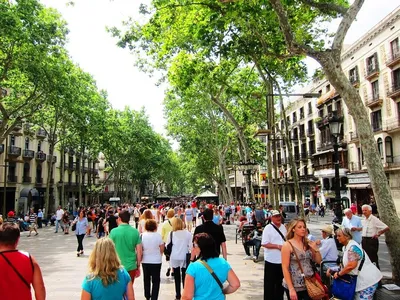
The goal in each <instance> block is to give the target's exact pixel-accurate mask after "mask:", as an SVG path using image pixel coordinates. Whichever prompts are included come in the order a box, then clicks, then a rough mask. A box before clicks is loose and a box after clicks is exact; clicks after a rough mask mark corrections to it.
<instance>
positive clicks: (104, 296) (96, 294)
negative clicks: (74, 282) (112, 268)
mask: <svg viewBox="0 0 400 300" xmlns="http://www.w3.org/2000/svg"><path fill="white" fill-rule="evenodd" d="M89 278H90V277H89ZM89 278H88V276H87V277H85V279H84V280H83V283H82V289H84V290H85V291H86V292H88V293H89V294H90V295H91V296H92V300H121V299H123V298H122V296H123V295H124V294H125V293H126V286H127V285H128V283H129V281H130V280H131V277H130V276H129V274H128V272H127V271H126V270H125V269H124V268H121V269H119V270H118V278H117V281H115V282H113V283H111V284H109V285H107V286H104V285H103V283H102V281H101V279H100V278H98V277H96V278H94V279H92V280H91V279H89Z"/></svg>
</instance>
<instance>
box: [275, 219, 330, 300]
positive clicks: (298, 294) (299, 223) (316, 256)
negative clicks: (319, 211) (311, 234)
mask: <svg viewBox="0 0 400 300" xmlns="http://www.w3.org/2000/svg"><path fill="white" fill-rule="evenodd" d="M281 255H282V271H283V283H282V285H283V287H284V288H285V292H286V295H287V298H288V299H290V300H308V299H310V297H309V295H308V293H307V289H306V285H305V281H304V278H305V277H311V276H313V275H314V270H313V267H312V261H314V262H315V263H317V264H319V263H321V261H322V258H321V253H320V251H319V249H318V246H317V244H316V242H313V241H309V240H308V239H307V225H306V222H305V220H303V219H294V220H292V221H291V222H290V223H289V225H288V229H287V235H286V242H285V243H284V244H283V246H282V250H281ZM300 265H301V267H300Z"/></svg>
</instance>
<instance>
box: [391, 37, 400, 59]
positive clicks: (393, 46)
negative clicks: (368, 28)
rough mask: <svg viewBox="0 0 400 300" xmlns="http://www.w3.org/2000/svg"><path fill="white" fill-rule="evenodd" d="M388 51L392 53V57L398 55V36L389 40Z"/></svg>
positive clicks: (399, 53) (399, 51)
mask: <svg viewBox="0 0 400 300" xmlns="http://www.w3.org/2000/svg"><path fill="white" fill-rule="evenodd" d="M390 52H391V53H390V54H391V55H392V59H395V58H397V57H399V56H400V47H399V38H396V39H394V40H393V41H392V42H390Z"/></svg>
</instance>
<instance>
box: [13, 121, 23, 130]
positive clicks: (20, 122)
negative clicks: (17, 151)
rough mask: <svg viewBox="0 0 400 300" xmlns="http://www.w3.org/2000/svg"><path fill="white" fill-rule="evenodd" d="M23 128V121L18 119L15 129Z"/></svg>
mask: <svg viewBox="0 0 400 300" xmlns="http://www.w3.org/2000/svg"><path fill="white" fill-rule="evenodd" d="M21 128H22V121H18V122H17V123H15V125H14V128H13V131H20V130H21Z"/></svg>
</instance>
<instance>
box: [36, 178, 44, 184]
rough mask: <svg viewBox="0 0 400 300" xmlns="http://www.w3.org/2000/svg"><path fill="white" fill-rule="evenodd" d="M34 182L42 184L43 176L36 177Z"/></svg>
mask: <svg viewBox="0 0 400 300" xmlns="http://www.w3.org/2000/svg"><path fill="white" fill-rule="evenodd" d="M35 183H36V185H42V184H43V178H42V177H36V180H35Z"/></svg>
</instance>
